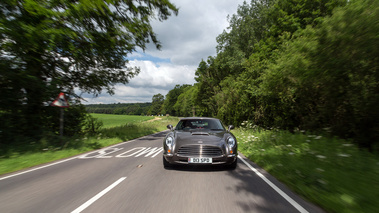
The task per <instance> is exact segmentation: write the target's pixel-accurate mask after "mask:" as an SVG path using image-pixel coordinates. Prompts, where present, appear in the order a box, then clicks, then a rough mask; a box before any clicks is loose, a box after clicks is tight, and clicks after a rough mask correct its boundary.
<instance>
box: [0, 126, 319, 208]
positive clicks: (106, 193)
mask: <svg viewBox="0 0 379 213" xmlns="http://www.w3.org/2000/svg"><path fill="white" fill-rule="evenodd" d="M166 133H167V132H161V133H157V134H154V135H149V136H145V137H142V138H139V139H135V140H132V141H127V142H124V143H121V144H118V145H115V146H111V147H107V148H104V149H100V150H96V151H94V152H90V153H86V154H83V155H79V156H75V157H73V158H69V159H66V160H63V161H57V162H55V163H52V164H46V165H43V166H39V167H35V168H32V169H28V170H24V171H20V172H17V173H14V174H8V175H5V176H0V206H1V210H0V212H20V213H21V212H25V213H26V212H27V213H31V212H38V213H42V212H49V213H50V212H73V213H78V212H107V213H112V212H291V213H292V212H323V211H322V210H321V209H320V208H318V207H316V206H314V205H312V204H310V203H308V202H306V201H305V200H303V199H301V198H300V197H299V196H297V195H295V194H294V193H292V192H291V191H290V190H288V189H287V188H286V187H285V186H284V185H282V184H281V183H280V182H278V181H277V180H276V179H275V178H273V177H272V176H270V175H269V174H267V172H265V171H264V170H262V169H260V168H259V167H257V166H256V165H255V164H254V163H253V162H251V161H249V160H247V159H246V158H245V157H244V156H242V155H240V156H239V159H238V166H237V168H236V169H235V170H225V169H223V168H222V167H209V166H205V167H204V166H202V167H201V166H180V167H175V168H172V169H164V168H163V165H162V148H161V147H162V141H163V137H164V135H165V134H166Z"/></svg>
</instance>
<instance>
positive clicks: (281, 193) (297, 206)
mask: <svg viewBox="0 0 379 213" xmlns="http://www.w3.org/2000/svg"><path fill="white" fill-rule="evenodd" d="M238 158H239V159H240V160H241V161H242V162H243V163H244V164H245V165H246V166H247V167H249V168H250V169H251V170H252V171H253V172H255V174H257V175H258V176H259V177H260V178H261V179H262V180H264V182H266V183H267V184H268V185H269V186H271V188H273V189H274V190H275V191H276V192H277V193H278V194H280V195H281V196H282V197H283V198H284V199H285V200H286V201H288V202H289V203H290V204H291V205H292V206H293V207H295V208H296V209H297V210H298V211H299V212H301V213H308V211H307V210H306V209H304V208H303V207H302V206H300V205H299V204H298V203H297V202H296V201H294V200H293V199H292V198H291V197H290V196H288V195H287V194H286V193H284V192H283V191H282V190H281V189H280V188H279V187H277V186H276V185H275V184H274V183H272V182H271V181H270V180H269V179H267V178H266V177H265V176H264V175H263V174H262V173H260V172H259V171H258V170H257V169H256V168H254V167H253V166H252V165H250V164H249V163H248V162H246V161H245V160H244V159H243V158H242V157H241V156H239V155H238Z"/></svg>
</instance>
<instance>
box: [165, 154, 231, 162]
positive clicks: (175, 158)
mask: <svg viewBox="0 0 379 213" xmlns="http://www.w3.org/2000/svg"><path fill="white" fill-rule="evenodd" d="M163 157H164V158H165V159H166V161H167V162H169V163H170V164H191V163H188V158H198V157H208V156H181V155H177V154H168V153H164V154H163ZM209 158H212V163H211V164H204V165H220V164H226V165H229V164H232V163H234V161H236V160H237V154H229V155H221V156H212V157H209ZM196 165H198V164H196ZM201 165H203V164H201Z"/></svg>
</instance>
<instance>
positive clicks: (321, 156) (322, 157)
mask: <svg viewBox="0 0 379 213" xmlns="http://www.w3.org/2000/svg"><path fill="white" fill-rule="evenodd" d="M316 157H317V158H320V159H325V158H326V157H325V156H323V155H316Z"/></svg>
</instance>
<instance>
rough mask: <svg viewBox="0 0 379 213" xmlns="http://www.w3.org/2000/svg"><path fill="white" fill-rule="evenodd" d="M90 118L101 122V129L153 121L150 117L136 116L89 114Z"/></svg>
mask: <svg viewBox="0 0 379 213" xmlns="http://www.w3.org/2000/svg"><path fill="white" fill-rule="evenodd" d="M91 116H92V117H94V118H97V119H99V120H101V121H102V122H103V128H111V127H116V126H122V125H125V124H128V123H138V122H142V121H147V120H151V119H154V117H152V116H138V115H111V114H97V113H91Z"/></svg>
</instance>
